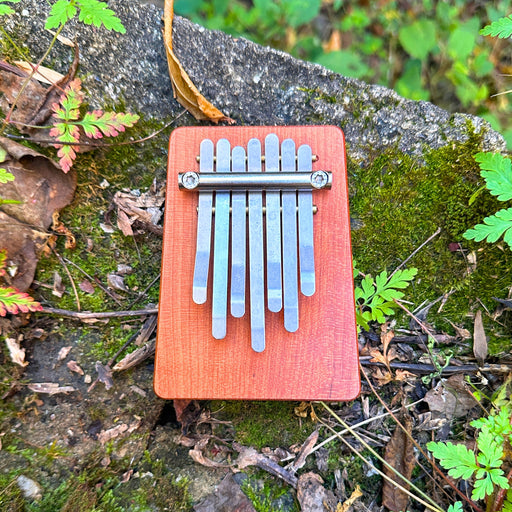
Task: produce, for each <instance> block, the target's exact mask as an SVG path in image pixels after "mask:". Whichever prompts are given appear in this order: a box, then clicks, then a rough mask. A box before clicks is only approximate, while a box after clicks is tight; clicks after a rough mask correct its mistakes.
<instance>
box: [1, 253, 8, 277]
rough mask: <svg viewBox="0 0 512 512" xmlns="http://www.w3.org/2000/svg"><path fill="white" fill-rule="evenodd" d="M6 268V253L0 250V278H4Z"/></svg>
mask: <svg viewBox="0 0 512 512" xmlns="http://www.w3.org/2000/svg"><path fill="white" fill-rule="evenodd" d="M6 266H7V251H6V250H5V249H1V250H0V276H5V267H6Z"/></svg>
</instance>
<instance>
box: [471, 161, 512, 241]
mask: <svg viewBox="0 0 512 512" xmlns="http://www.w3.org/2000/svg"><path fill="white" fill-rule="evenodd" d="M475 160H476V161H477V162H478V163H479V165H480V169H481V173H480V174H481V176H482V178H484V179H485V187H486V188H487V189H488V190H489V192H490V193H491V194H492V195H493V196H496V197H497V199H498V200H499V201H508V200H510V199H512V163H511V161H510V159H509V158H506V157H504V156H503V155H501V154H499V153H490V152H487V153H477V154H476V155H475ZM478 192H479V191H477V193H478ZM473 197H474V196H473ZM510 228H512V208H506V209H503V210H499V211H498V212H496V213H495V214H494V215H491V216H489V217H486V218H485V219H484V221H483V224H477V225H476V226H475V227H473V228H471V229H468V230H467V231H466V232H465V233H464V234H463V236H464V238H466V239H467V240H475V241H477V242H480V241H482V240H486V241H487V242H496V241H497V240H499V239H500V238H501V237H502V236H503V238H504V240H505V242H507V244H508V245H509V246H510V247H511V248H512V230H511V229H510Z"/></svg>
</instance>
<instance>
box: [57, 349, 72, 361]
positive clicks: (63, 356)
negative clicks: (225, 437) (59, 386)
mask: <svg viewBox="0 0 512 512" xmlns="http://www.w3.org/2000/svg"><path fill="white" fill-rule="evenodd" d="M72 348H73V347H72V346H71V345H68V346H67V347H62V348H61V349H60V350H59V354H58V355H57V361H64V359H66V357H68V354H69V353H70V352H71V349H72Z"/></svg>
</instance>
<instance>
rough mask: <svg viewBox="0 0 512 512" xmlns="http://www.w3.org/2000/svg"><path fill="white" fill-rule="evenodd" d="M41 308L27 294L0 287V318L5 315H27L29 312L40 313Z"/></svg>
mask: <svg viewBox="0 0 512 512" xmlns="http://www.w3.org/2000/svg"><path fill="white" fill-rule="evenodd" d="M42 309H43V308H42V306H41V304H39V302H36V301H35V300H34V299H33V298H32V297H31V296H30V295H29V294H28V293H22V292H20V291H18V290H16V289H15V288H11V287H8V288H2V287H0V316H5V315H6V314H7V313H12V314H13V315H16V314H17V313H28V312H29V311H41V310H42Z"/></svg>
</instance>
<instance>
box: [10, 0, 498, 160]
mask: <svg viewBox="0 0 512 512" xmlns="http://www.w3.org/2000/svg"><path fill="white" fill-rule="evenodd" d="M155 3H156V4H159V5H155V4H153V3H145V2H124V1H122V0H111V1H110V2H109V6H110V7H111V8H112V9H113V10H114V11H115V12H116V14H117V15H118V16H119V17H120V18H121V20H122V21H123V23H124V25H125V26H126V29H127V33H126V34H125V35H121V34H117V33H114V32H108V31H107V30H105V29H98V28H94V27H84V26H83V25H82V24H78V23H77V22H73V23H71V24H70V26H69V27H68V28H66V30H65V31H64V33H65V35H67V36H68V37H71V38H76V39H77V40H78V42H79V44H80V48H81V67H80V74H81V75H82V76H84V77H85V85H86V87H87V88H88V90H89V91H90V93H91V103H92V104H93V106H95V105H102V104H103V103H105V102H110V103H116V102H118V101H120V100H122V101H124V103H125V104H126V106H127V108H128V109H130V110H132V111H137V112H141V113H143V114H145V115H146V116H150V117H152V118H156V119H167V118H168V117H169V116H174V115H176V114H177V113H178V112H181V110H182V108H181V106H180V105H178V104H177V102H176V101H175V100H174V99H173V98H172V92H171V84H170V81H169V77H168V72H167V63H166V58H165V51H164V48H163V42H162V35H161V27H162V22H161V17H162V9H161V2H155ZM15 8H17V9H18V11H19V12H21V11H22V10H24V11H25V14H27V12H28V16H16V15H15V16H12V17H10V18H9V19H8V21H7V23H6V29H7V30H8V31H11V32H12V31H13V30H14V33H15V34H16V38H17V39H18V40H20V39H21V40H23V41H24V42H25V44H26V45H27V46H28V47H29V48H30V49H31V51H32V52H33V55H34V58H36V57H39V56H40V55H42V53H43V51H44V49H45V48H46V46H47V42H48V36H47V34H46V33H45V31H44V30H43V29H42V24H43V22H42V20H44V19H45V18H46V15H47V12H48V5H47V3H46V2H40V1H39V0H23V1H22V2H20V3H19V4H16V5H15ZM174 49H175V52H176V54H177V56H178V58H179V59H180V60H181V62H182V64H183V66H184V68H185V69H186V70H187V72H188V73H189V75H190V77H191V79H192V80H193V81H194V83H195V84H196V86H197V87H198V88H199V90H200V91H201V92H202V93H203V94H204V95H205V96H206V98H207V99H209V100H210V101H211V102H212V103H214V104H215V106H217V107H218V108H219V109H220V110H222V111H223V112H224V113H225V114H226V115H228V116H230V117H232V118H233V119H235V120H236V121H237V122H238V123H239V124H241V125H293V124H333V125H337V126H340V127H341V128H342V129H343V130H344V132H345V136H346V140H347V147H348V154H349V157H351V158H352V159H353V160H355V161H356V162H359V163H361V164H363V165H364V162H365V161H366V160H367V158H368V157H369V156H370V155H374V154H375V153H378V152H381V151H383V150H384V149H386V148H387V147H390V146H393V147H397V148H398V149H400V150H402V151H404V152H406V153H408V154H411V155H415V156H417V157H419V158H421V155H422V154H423V152H424V150H425V148H431V149H435V148H439V147H441V146H444V145H446V144H449V143H450V142H453V141H463V140H466V138H467V137H468V126H469V127H471V129H474V130H475V131H476V132H477V133H480V134H481V136H482V147H483V149H486V150H503V149H504V148H505V143H504V141H503V138H502V137H501V135H500V134H498V133H496V132H494V131H493V130H492V129H491V128H490V126H489V125H488V123H487V122H485V121H484V120H482V119H480V118H478V117H475V116H470V115H466V114H451V113H449V112H446V111H445V110H443V109H441V108H438V107H436V106H435V105H432V104H431V103H428V102H422V101H420V102H416V101H411V100H407V99H404V98H402V97H400V96H399V95H398V94H396V93H395V92H394V91H392V90H389V89H387V88H385V87H381V86H376V85H368V84H366V83H364V82H361V81H359V80H355V79H351V78H346V77H343V76H341V75H338V74H336V73H333V72H332V71H329V70H327V69H325V68H323V67H321V66H319V65H315V64H311V63H306V62H303V61H300V60H297V59H294V58H292V57H291V56H290V55H288V54H286V53H283V52H280V51H275V50H272V49H270V48H264V47H262V46H259V45H256V44H253V43H251V42H249V41H247V40H245V39H242V38H239V39H234V38H232V37H230V36H228V35H226V34H224V33H222V32H218V31H210V30H206V29H205V28H203V27H200V26H198V25H195V24H193V23H190V22H189V21H187V20H185V19H182V18H180V17H176V19H175V22H174ZM70 60H71V54H70V52H69V49H67V48H63V47H62V45H60V44H59V45H58V48H57V49H56V50H55V51H54V52H53V53H52V54H51V58H50V61H51V64H52V65H53V66H54V67H56V68H60V70H61V71H65V70H66V67H67V66H68V65H69V62H70ZM186 122H188V123H193V122H194V121H193V120H192V119H190V120H188V121H186Z"/></svg>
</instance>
